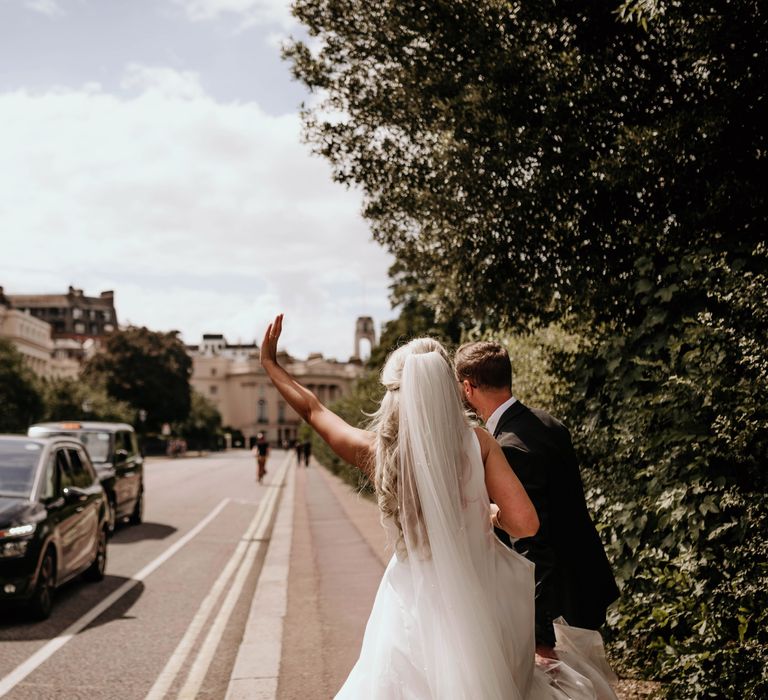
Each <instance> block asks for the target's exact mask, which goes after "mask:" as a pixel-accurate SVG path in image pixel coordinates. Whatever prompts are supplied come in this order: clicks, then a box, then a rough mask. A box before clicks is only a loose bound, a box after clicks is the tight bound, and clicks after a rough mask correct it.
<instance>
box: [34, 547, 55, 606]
mask: <svg viewBox="0 0 768 700" xmlns="http://www.w3.org/2000/svg"><path fill="white" fill-rule="evenodd" d="M55 588H56V557H55V555H54V553H53V550H51V549H48V551H47V552H46V553H45V556H44V557H43V563H42V564H40V573H39V574H38V576H37V585H36V586H35V592H34V593H33V594H32V598H31V599H30V601H29V611H30V613H31V614H32V617H33V618H34V619H36V620H45V619H47V618H48V616H49V615H50V614H51V609H52V608H53V591H54V590H55Z"/></svg>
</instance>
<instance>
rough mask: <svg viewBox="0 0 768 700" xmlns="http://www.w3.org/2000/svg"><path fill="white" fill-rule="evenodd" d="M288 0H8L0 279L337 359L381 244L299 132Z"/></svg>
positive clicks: (189, 329) (365, 311) (380, 268)
mask: <svg viewBox="0 0 768 700" xmlns="http://www.w3.org/2000/svg"><path fill="white" fill-rule="evenodd" d="M289 36H302V28H301V27H300V26H299V25H298V24H297V23H296V20H295V19H294V18H292V17H291V14H290V10H289V2H287V1H286V2H283V1H282V0H0V286H3V287H4V290H5V293H6V294H11V295H12V294H35V293H65V292H66V290H67V288H68V287H69V285H72V286H74V287H76V288H79V289H82V290H83V292H84V293H85V294H86V295H89V296H98V294H99V293H100V292H101V291H103V290H113V291H114V292H115V306H116V309H117V313H118V320H119V322H120V323H121V324H129V323H130V324H134V325H145V326H148V327H149V328H152V329H153V330H160V331H166V330H178V331H180V333H181V337H182V338H183V340H184V341H185V342H187V343H197V342H199V340H200V338H201V336H202V334H203V333H224V335H225V336H226V338H227V340H229V341H230V342H233V343H236V342H251V341H253V340H256V341H257V342H259V341H260V340H261V335H262V334H263V330H264V328H265V326H266V323H267V322H268V321H269V320H271V318H272V317H273V316H274V315H275V314H276V313H278V312H284V313H285V323H284V343H283V347H284V348H285V349H286V350H288V352H290V353H291V354H293V355H295V356H298V357H302V356H306V355H307V354H308V353H310V352H322V353H324V354H325V355H326V356H329V357H336V358H338V359H340V360H345V359H347V357H349V355H350V354H351V353H352V351H353V339H354V325H355V319H356V318H357V317H358V316H361V315H366V316H372V317H373V318H374V321H375V323H376V326H377V329H378V328H379V327H380V324H381V323H383V322H385V321H386V320H388V319H390V318H392V317H393V316H394V315H395V314H394V312H393V311H392V310H391V309H390V305H389V302H388V284H389V280H388V278H387V269H388V268H389V265H390V264H391V258H390V256H389V255H388V254H387V253H386V252H385V251H384V250H383V249H382V248H381V247H380V246H378V245H377V244H376V243H374V242H373V241H372V239H371V235H370V231H369V230H368V227H367V226H366V223H365V221H364V220H363V219H362V217H361V216H360V209H361V203H362V196H361V194H360V193H359V192H357V191H354V190H347V189H345V188H344V187H343V186H341V185H338V184H335V183H333V182H332V180H331V174H330V168H329V166H328V165H327V163H326V162H325V161H324V160H323V159H321V158H320V157H319V156H315V155H312V153H311V150H310V147H309V146H308V145H307V144H305V143H303V142H302V139H301V124H300V120H299V117H298V111H299V108H300V105H301V103H302V101H310V100H311V99H312V96H310V95H309V93H307V92H306V91H305V89H304V88H303V86H302V85H300V84H299V83H297V82H296V81H294V80H293V79H292V77H291V75H290V71H289V65H288V64H287V63H286V62H284V61H282V59H281V58H280V45H281V42H282V41H284V40H285V39H286V37H289Z"/></svg>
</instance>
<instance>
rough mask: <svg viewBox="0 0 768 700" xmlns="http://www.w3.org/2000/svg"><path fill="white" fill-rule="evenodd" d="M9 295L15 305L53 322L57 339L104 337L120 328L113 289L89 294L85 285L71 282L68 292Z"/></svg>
mask: <svg viewBox="0 0 768 700" xmlns="http://www.w3.org/2000/svg"><path fill="white" fill-rule="evenodd" d="M7 299H8V300H9V301H10V303H11V306H13V307H14V308H15V309H19V310H20V311H27V312H28V313H30V314H31V315H32V316H34V317H35V318H39V319H40V320H42V321H45V322H46V323H50V324H51V328H52V336H53V338H54V340H56V339H58V338H70V339H74V340H78V341H80V342H83V341H85V340H87V339H89V338H91V339H95V338H101V337H103V336H105V335H107V334H108V333H111V332H112V331H113V330H115V329H116V328H117V313H116V312H115V294H114V292H112V291H107V292H101V294H99V296H97V297H88V296H85V295H84V294H83V290H82V289H75V288H74V287H72V286H70V287H69V290H68V291H67V293H66V294H9V295H7Z"/></svg>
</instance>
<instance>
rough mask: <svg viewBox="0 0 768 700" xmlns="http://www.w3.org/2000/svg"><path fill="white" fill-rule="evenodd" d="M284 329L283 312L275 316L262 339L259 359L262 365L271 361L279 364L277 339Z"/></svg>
mask: <svg viewBox="0 0 768 700" xmlns="http://www.w3.org/2000/svg"><path fill="white" fill-rule="evenodd" d="M282 331H283V314H278V315H277V316H275V320H274V321H272V323H270V324H269V325H268V326H267V330H266V332H265V333H264V340H262V341H261V352H260V354H259V359H260V360H261V364H262V366H263V365H265V364H268V363H270V362H274V363H275V364H277V341H278V340H279V339H280V333H282Z"/></svg>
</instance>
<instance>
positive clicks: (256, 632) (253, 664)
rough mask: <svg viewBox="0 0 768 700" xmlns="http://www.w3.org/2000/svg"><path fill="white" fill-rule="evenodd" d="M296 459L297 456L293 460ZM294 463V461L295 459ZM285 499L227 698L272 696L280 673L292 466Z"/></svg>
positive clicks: (257, 699)
mask: <svg viewBox="0 0 768 700" xmlns="http://www.w3.org/2000/svg"><path fill="white" fill-rule="evenodd" d="M292 462H293V460H292ZM293 464H295V462H293ZM288 469H289V471H288V475H287V477H286V479H285V481H284V482H283V484H282V486H281V488H282V489H283V493H282V499H283V500H282V503H278V506H277V509H278V513H277V517H276V519H275V523H274V526H273V529H272V533H271V536H269V545H268V548H267V554H266V558H265V560H264V565H263V567H262V569H261V573H260V574H259V579H258V582H257V584H256V592H255V593H254V596H253V601H252V602H251V609H250V612H249V613H248V621H247V622H246V625H245V631H244V633H243V639H242V641H241V642H240V647H239V649H238V652H237V657H236V659H235V665H234V666H233V668H232V673H231V674H230V679H229V686H228V688H227V694H226V700H274V698H275V697H277V682H278V678H279V675H280V659H281V656H282V646H283V622H284V618H285V614H286V611H287V608H288V570H289V563H290V554H291V538H292V534H293V503H294V481H295V477H296V471H295V468H294V469H292V468H291V467H290V466H289V468H288Z"/></svg>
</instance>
